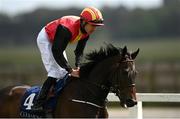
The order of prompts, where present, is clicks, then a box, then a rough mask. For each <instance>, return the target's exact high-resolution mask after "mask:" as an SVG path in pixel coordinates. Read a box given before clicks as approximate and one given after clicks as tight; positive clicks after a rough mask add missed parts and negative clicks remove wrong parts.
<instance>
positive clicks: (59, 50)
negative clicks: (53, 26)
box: [52, 25, 72, 73]
mask: <svg viewBox="0 0 180 119" xmlns="http://www.w3.org/2000/svg"><path fill="white" fill-rule="evenodd" d="M71 37H72V35H71V32H70V31H69V30H68V29H67V28H65V27H64V26H62V25H59V26H58V27H57V30H56V34H55V38H54V42H53V44H52V54H53V56H54V59H55V61H56V62H57V64H58V65H59V66H61V67H62V68H64V69H66V70H67V71H68V72H69V73H71V72H72V68H71V66H70V65H69V63H68V62H67V60H66V59H65V57H64V55H63V52H64V51H65V49H66V47H67V45H68V43H69V41H70V39H71Z"/></svg>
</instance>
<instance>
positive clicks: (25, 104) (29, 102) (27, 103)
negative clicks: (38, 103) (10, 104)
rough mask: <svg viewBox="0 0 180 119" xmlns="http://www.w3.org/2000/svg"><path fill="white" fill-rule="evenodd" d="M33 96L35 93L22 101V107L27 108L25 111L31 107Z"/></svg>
mask: <svg viewBox="0 0 180 119" xmlns="http://www.w3.org/2000/svg"><path fill="white" fill-rule="evenodd" d="M35 95H36V94H35V93H32V94H31V95H29V96H28V97H27V98H26V100H25V101H24V106H27V108H26V109H27V110H30V109H31V107H32V106H33V100H34V97H35Z"/></svg>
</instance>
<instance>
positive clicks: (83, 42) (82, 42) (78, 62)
mask: <svg viewBox="0 0 180 119" xmlns="http://www.w3.org/2000/svg"><path fill="white" fill-rule="evenodd" d="M88 39H89V36H88V37H86V38H85V39H82V40H80V41H79V42H78V44H77V46H76V49H75V51H74V53H75V66H76V67H80V65H81V61H82V57H83V51H84V48H85V46H86V42H87V40H88Z"/></svg>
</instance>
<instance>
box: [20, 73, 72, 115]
mask: <svg viewBox="0 0 180 119" xmlns="http://www.w3.org/2000/svg"><path fill="white" fill-rule="evenodd" d="M67 82H68V75H66V76H65V77H64V78H63V79H60V80H57V83H56V85H55V86H54V88H51V89H50V91H49V93H48V96H47V97H48V98H47V101H46V103H45V104H44V105H43V111H34V110H31V108H32V106H33V104H34V102H35V101H36V99H37V97H38V94H39V92H40V90H41V87H40V86H33V87H31V88H29V89H27V90H26V92H25V94H24V96H23V97H22V100H21V104H20V117H23V118H45V117H49V118H50V117H52V115H53V112H54V111H55V108H56V104H57V99H58V96H59V95H60V93H61V91H62V89H63V88H64V87H65V86H66V84H67Z"/></svg>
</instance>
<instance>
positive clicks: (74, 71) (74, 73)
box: [70, 69, 79, 78]
mask: <svg viewBox="0 0 180 119" xmlns="http://www.w3.org/2000/svg"><path fill="white" fill-rule="evenodd" d="M70 75H71V76H73V77H77V78H79V69H72V72H71V74H70Z"/></svg>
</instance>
